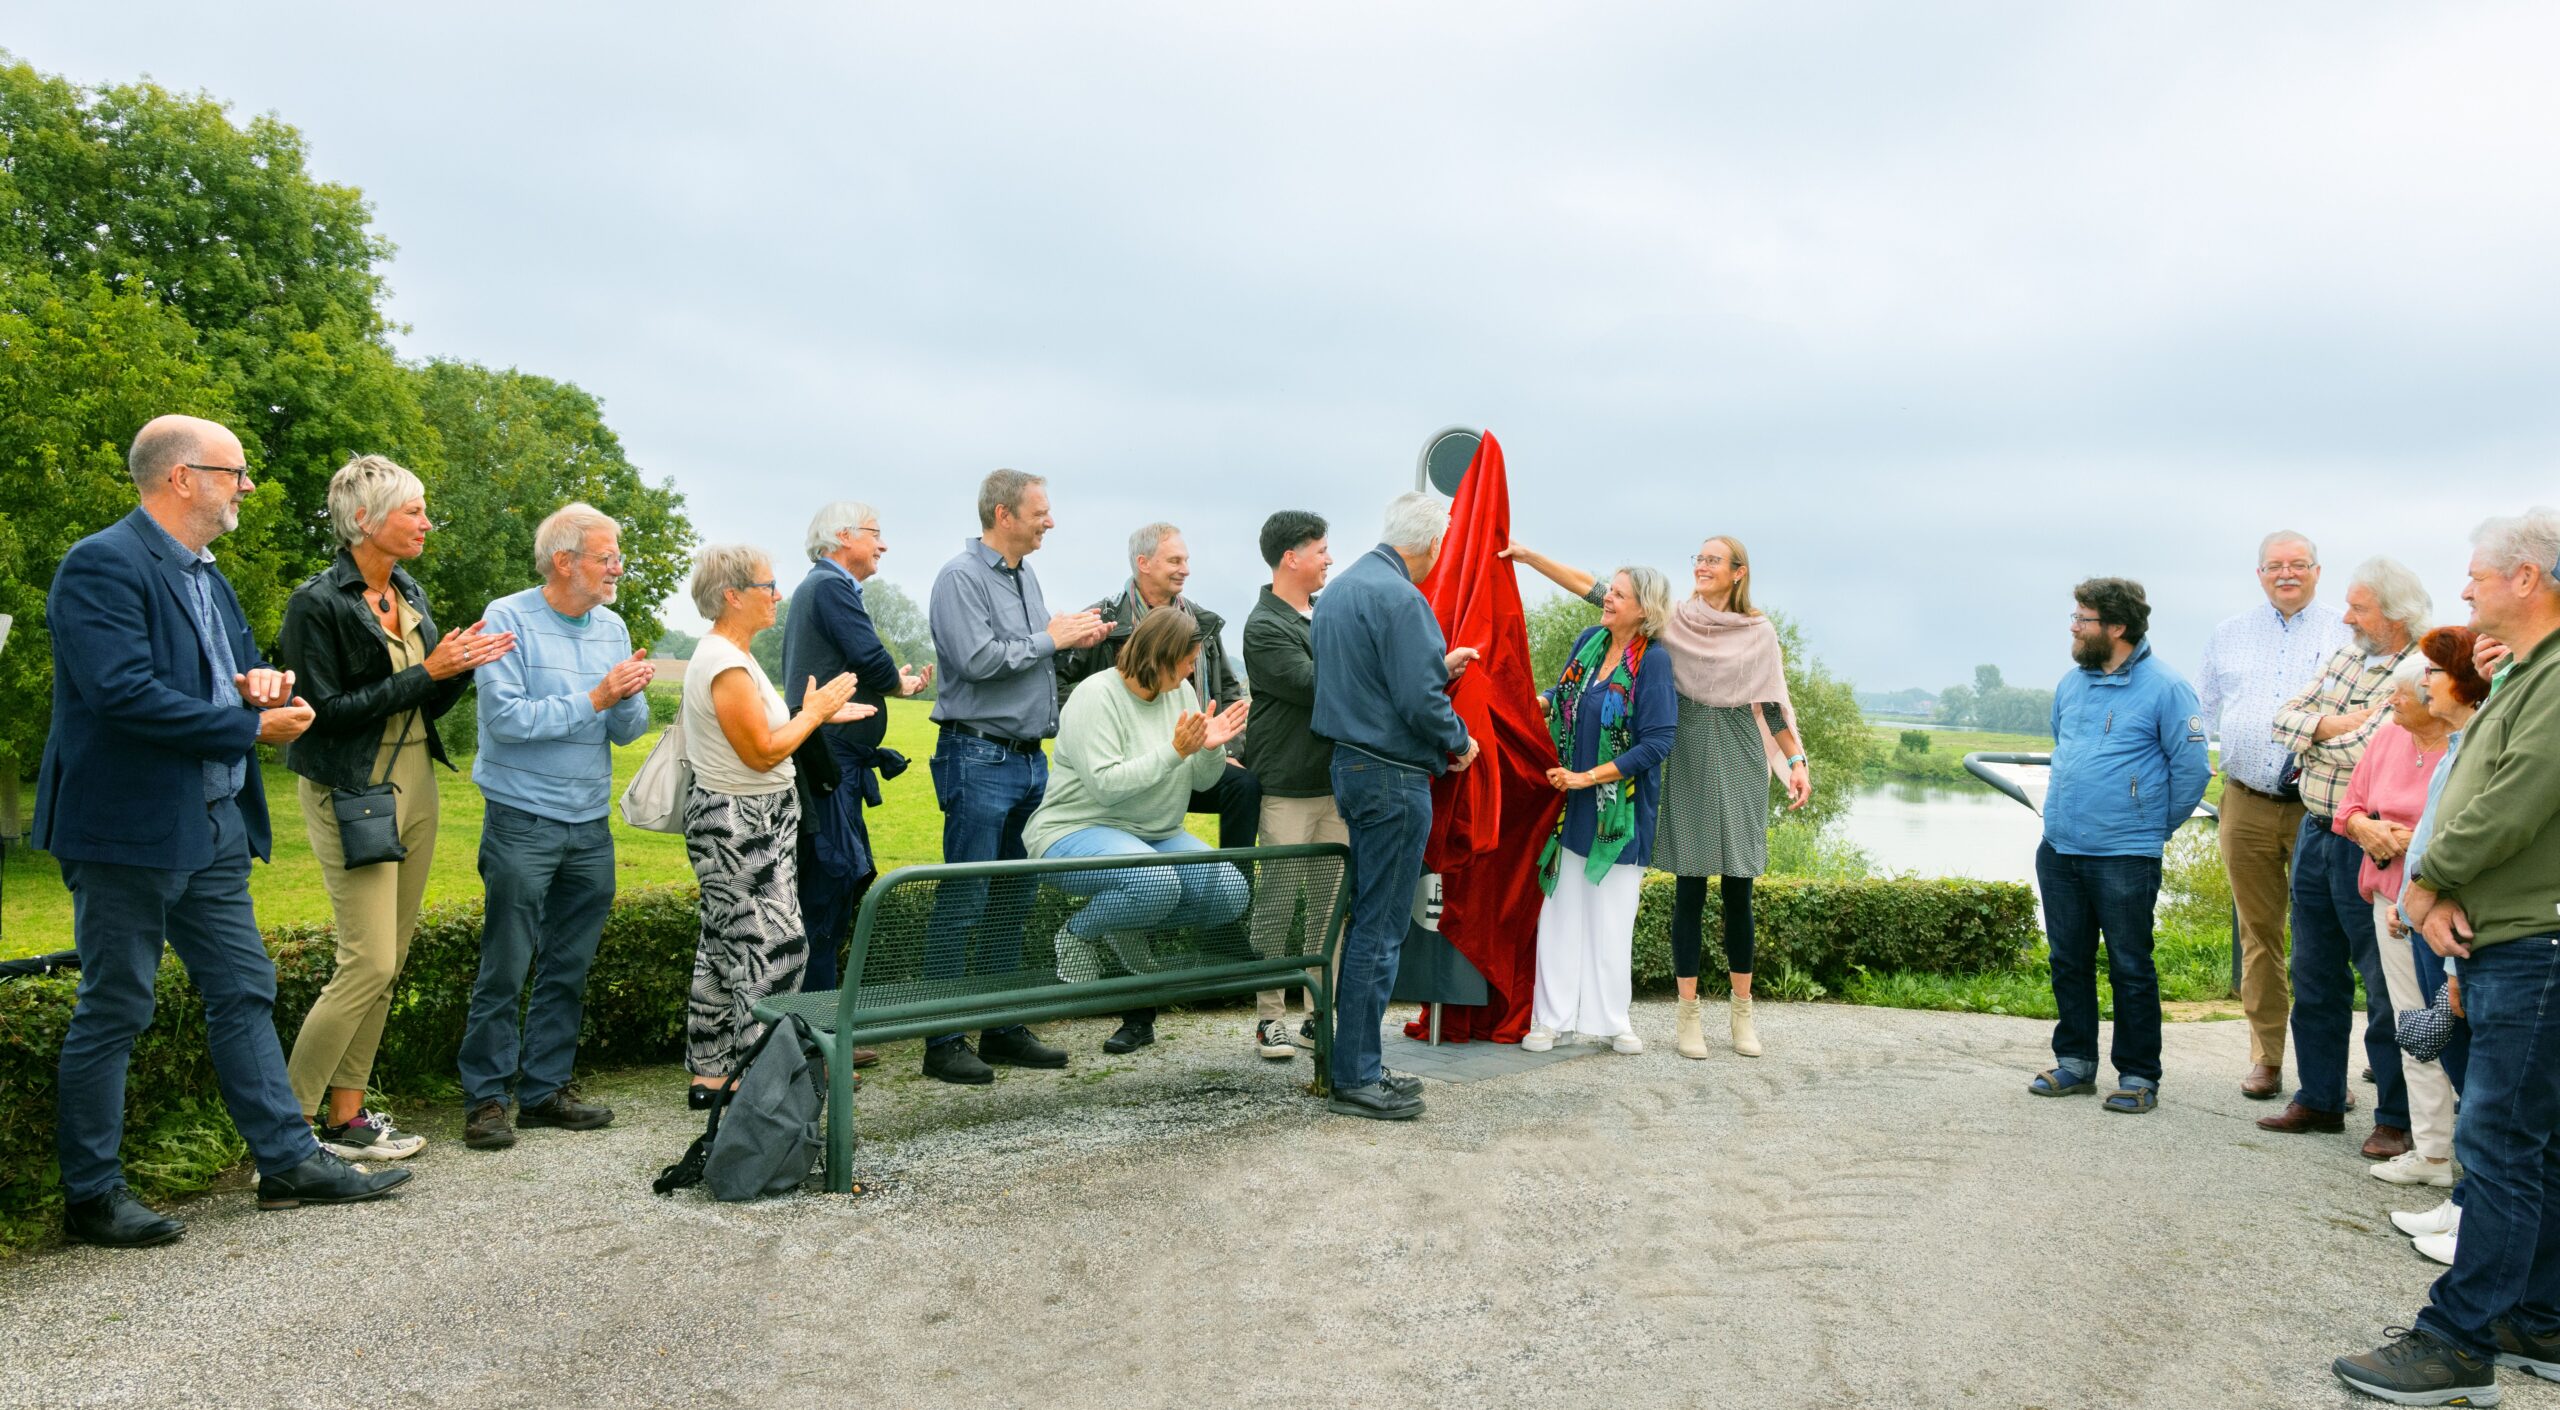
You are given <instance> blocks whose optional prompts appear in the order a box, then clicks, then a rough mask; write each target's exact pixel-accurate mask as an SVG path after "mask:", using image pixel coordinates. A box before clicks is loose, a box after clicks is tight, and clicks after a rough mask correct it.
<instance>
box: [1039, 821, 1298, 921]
mask: <svg viewBox="0 0 2560 1410" xmlns="http://www.w3.org/2000/svg"><path fill="white" fill-rule="evenodd" d="M1208 850H1209V844H1208V843H1206V842H1203V841H1201V840H1200V839H1199V838H1197V837H1194V836H1192V835H1191V834H1190V833H1187V832H1177V833H1175V834H1174V835H1173V836H1171V837H1168V838H1166V839H1165V840H1163V841H1162V842H1149V841H1147V840H1145V839H1144V838H1140V837H1133V836H1131V835H1130V834H1128V833H1125V832H1122V831H1121V830H1120V829H1118V828H1116V827H1082V828H1078V829H1076V830H1075V831H1073V832H1070V833H1068V834H1067V835H1066V836H1064V837H1061V838H1059V839H1058V840H1057V841H1056V842H1054V843H1052V844H1050V847H1049V850H1048V851H1047V852H1045V853H1043V854H1042V855H1043V856H1048V857H1143V856H1146V855H1148V854H1149V853H1164V852H1206V851H1208ZM1049 884H1050V885H1052V886H1055V887H1057V888H1058V889H1059V890H1061V891H1064V892H1066V893H1067V894H1069V895H1071V896H1089V897H1091V898H1092V899H1091V900H1090V901H1087V902H1086V903H1085V907H1084V909H1083V910H1080V911H1078V912H1076V913H1075V915H1074V916H1073V917H1072V918H1071V919H1069V920H1068V921H1067V929H1069V930H1071V931H1074V932H1075V933H1076V934H1077V935H1078V936H1080V937H1082V938H1084V939H1087V940H1091V939H1095V938H1098V937H1099V936H1101V935H1103V934H1104V933H1106V932H1108V931H1113V930H1153V929H1155V928H1157V927H1158V926H1161V925H1164V924H1165V923H1166V922H1168V921H1173V920H1174V919H1175V918H1176V917H1177V916H1178V917H1180V920H1179V922H1178V923H1179V924H1182V925H1224V924H1226V923H1227V922H1228V921H1231V920H1234V919H1235V918H1236V917H1237V916H1240V915H1242V914H1244V905H1245V901H1246V899H1247V892H1246V889H1245V884H1244V873H1242V872H1240V871H1237V870H1236V869H1235V867H1234V866H1232V865H1230V864H1228V863H1226V862H1218V863H1214V864H1210V865H1205V866H1203V865H1193V866H1187V867H1141V868H1137V869H1134V870H1130V871H1071V872H1062V873H1060V874H1058V875H1056V876H1052V877H1050V878H1049Z"/></svg>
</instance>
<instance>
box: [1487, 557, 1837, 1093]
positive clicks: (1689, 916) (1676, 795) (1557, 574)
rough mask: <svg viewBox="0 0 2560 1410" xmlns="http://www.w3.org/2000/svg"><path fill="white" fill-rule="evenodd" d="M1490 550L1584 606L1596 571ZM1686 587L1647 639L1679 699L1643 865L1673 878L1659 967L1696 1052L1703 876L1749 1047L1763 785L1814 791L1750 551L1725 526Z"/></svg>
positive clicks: (1763, 857)
mask: <svg viewBox="0 0 2560 1410" xmlns="http://www.w3.org/2000/svg"><path fill="white" fill-rule="evenodd" d="M1502 556H1503V557H1505V558H1509V559H1511V560H1513V561H1515V562H1519V563H1525V564H1527V565H1529V566H1530V567H1532V568H1535V569H1537V570H1538V571H1539V572H1540V573H1541V574H1544V575H1545V576H1546V577H1547V578H1548V579H1549V580H1550V581H1552V582H1554V583H1555V584H1556V585H1557V586H1558V587H1561V588H1563V589H1564V590H1565V591H1567V592H1569V593H1572V594H1574V595H1575V596H1577V597H1581V598H1585V599H1588V600H1590V601H1593V602H1597V601H1599V600H1600V597H1599V594H1598V588H1597V586H1596V580H1595V579H1594V578H1593V577H1592V576H1591V575H1590V574H1589V573H1586V572H1583V571H1582V570H1581V569H1579V568H1574V567H1570V566H1568V565H1566V564H1562V563H1558V562H1556V561H1555V560H1554V559H1551V558H1548V557H1546V556H1545V555H1544V554H1540V553H1536V552H1533V551H1531V550H1529V549H1526V548H1522V547H1521V546H1520V545H1518V544H1513V545H1512V546H1511V547H1509V548H1507V549H1505V550H1503V554H1502ZM1689 562H1690V568H1691V570H1692V571H1691V578H1692V580H1693V581H1694V583H1695V584H1696V590H1695V591H1694V592H1692V593H1691V594H1690V595H1689V596H1688V597H1685V598H1683V599H1681V601H1680V604H1679V605H1678V606H1676V607H1674V608H1672V609H1671V612H1670V614H1669V616H1667V617H1666V618H1664V619H1663V622H1662V627H1661V632H1660V635H1659V638H1658V644H1659V645H1660V646H1661V647H1662V648H1663V654H1664V655H1667V656H1669V657H1670V658H1671V664H1672V668H1673V670H1674V671H1675V672H1676V673H1677V674H1676V676H1675V681H1676V684H1677V686H1678V690H1679V696H1680V706H1679V713H1680V737H1679V742H1678V743H1677V744H1676V745H1675V746H1674V747H1673V749H1672V751H1671V757H1670V758H1669V759H1667V760H1665V761H1664V763H1663V766H1662V777H1663V783H1662V844H1661V846H1660V847H1658V848H1656V849H1655V853H1654V857H1653V865H1655V866H1657V867H1660V868H1661V869H1662V870H1664V871H1667V872H1670V873H1671V874H1672V875H1673V876H1674V877H1676V878H1677V879H1678V880H1677V884H1676V885H1675V886H1674V888H1673V890H1672V893H1671V895H1672V905H1671V974H1672V981H1673V982H1674V983H1675V984H1677V985H1678V986H1679V990H1680V1034H1679V1051H1680V1056H1682V1057H1686V1058H1703V1057H1705V1056H1706V1055H1707V1038H1706V1032H1705V1030H1704V1028H1703V1027H1702V1025H1701V1024H1700V1021H1699V1016H1698V968H1699V963H1700V961H1701V960H1702V959H1703V958H1704V957H1705V948H1706V945H1705V936H1704V934H1703V931H1704V928H1705V927H1704V924H1703V922H1704V920H1705V914H1706V904H1707V878H1709V877H1711V876H1712V877H1719V878H1721V879H1722V880H1721V882H1720V883H1719V886H1720V895H1719V897H1718V900H1719V909H1721V910H1722V911H1723V912H1724V954H1725V973H1726V975H1727V976H1728V978H1729V979H1730V980H1731V982H1732V985H1733V1004H1732V1012H1731V1023H1732V1030H1733V1050H1734V1051H1735V1052H1737V1053H1740V1054H1741V1055H1742V1056H1744V1057H1758V1056H1759V1055H1760V1035H1759V1032H1758V1030H1757V1028H1756V1027H1755V1026H1754V1025H1753V1023H1752V1021H1751V959H1752V955H1751V950H1752V924H1751V883H1752V882H1753V880H1755V879H1756V878H1758V877H1759V875H1760V874H1761V873H1762V872H1765V871H1767V870H1768V869H1769V788H1768V780H1769V779H1770V777H1771V776H1773V775H1774V776H1775V777H1776V778H1777V779H1778V781H1779V782H1780V783H1782V784H1784V785H1785V786H1786V790H1787V802H1788V806H1789V807H1791V808H1801V807H1803V806H1804V804H1805V800H1806V799H1807V798H1810V797H1812V796H1813V782H1812V778H1811V775H1810V774H1809V773H1808V772H1807V767H1806V763H1805V756H1804V748H1803V745H1802V744H1801V742H1800V741H1801V739H1802V736H1801V735H1800V734H1799V733H1798V732H1797V730H1796V718H1795V715H1796V711H1795V703H1794V701H1792V700H1791V699H1789V698H1788V695H1787V668H1786V658H1785V656H1784V654H1783V653H1782V652H1781V651H1780V649H1779V645H1778V632H1777V628H1776V627H1775V626H1773V625H1771V623H1770V621H1769V619H1768V618H1767V617H1766V616H1763V615H1762V614H1761V613H1760V611H1759V610H1758V609H1757V608H1755V607H1753V606H1752V605H1751V555H1750V554H1749V553H1748V552H1746V551H1744V549H1743V547H1742V544H1741V543H1740V542H1739V541H1738V540H1736V539H1734V538H1732V537H1731V536H1730V535H1723V534H1719V535H1717V536H1716V537H1714V538H1710V539H1708V540H1707V541H1706V542H1705V543H1703V544H1700V545H1699V546H1698V552H1697V554H1696V556H1695V557H1693V558H1691V559H1690V560H1689Z"/></svg>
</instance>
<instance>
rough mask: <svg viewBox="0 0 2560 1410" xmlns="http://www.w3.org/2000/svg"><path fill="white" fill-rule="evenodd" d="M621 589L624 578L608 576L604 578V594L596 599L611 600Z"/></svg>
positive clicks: (601, 600)
mask: <svg viewBox="0 0 2560 1410" xmlns="http://www.w3.org/2000/svg"><path fill="white" fill-rule="evenodd" d="M621 591H622V580H621V579H620V578H607V579H605V580H604V596H602V597H599V598H597V599H596V601H598V602H611V601H613V599H614V597H615V595H616V594H618V593H620V592H621Z"/></svg>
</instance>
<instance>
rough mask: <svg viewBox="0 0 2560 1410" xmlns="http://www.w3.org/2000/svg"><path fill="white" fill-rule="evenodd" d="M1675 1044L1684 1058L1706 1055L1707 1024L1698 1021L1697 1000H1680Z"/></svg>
mask: <svg viewBox="0 0 2560 1410" xmlns="http://www.w3.org/2000/svg"><path fill="white" fill-rule="evenodd" d="M1676 1046H1677V1047H1678V1048H1679V1050H1680V1056H1682V1057H1684V1058H1703V1057H1705V1056H1706V1055H1707V1026H1706V1025H1705V1024H1704V1023H1701V1022H1699V1021H1698V1001H1697V1000H1695V999H1682V1000H1681V1001H1680V1038H1679V1041H1678V1043H1677V1045H1676Z"/></svg>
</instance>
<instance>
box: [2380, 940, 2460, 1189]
mask: <svg viewBox="0 0 2560 1410" xmlns="http://www.w3.org/2000/svg"><path fill="white" fill-rule="evenodd" d="M2391 914H2392V912H2391V901H2390V898H2388V897H2379V896H2378V897H2375V898H2374V902H2373V941H2374V943H2375V944H2376V945H2378V946H2380V947H2381V949H2382V984H2383V988H2384V989H2386V990H2388V991H2389V992H2390V994H2391V1007H2392V1009H2393V1010H2394V1011H2395V1012H2396V1011H2398V1010H2401V1009H2422V1008H2425V1007H2426V1006H2427V998H2426V995H2425V994H2424V993H2423V992H2421V991H2420V990H2419V988H2418V957H2417V955H2416V954H2415V953H2414V952H2412V951H2411V950H2410V948H2409V937H2408V936H2406V935H2403V936H2399V937H2398V938H2396V939H2395V938H2393V936H2392V934H2391ZM2400 1073H2401V1075H2402V1076H2403V1077H2406V1078H2407V1079H2408V1082H2409V1144H2410V1146H2412V1147H2413V1148H2415V1149H2416V1151H2417V1152H2418V1154H2420V1155H2423V1156H2425V1157H2426V1158H2427V1159H2429V1160H2448V1159H2451V1158H2452V1156H2453V1079H2452V1078H2451V1077H2448V1076H2446V1075H2445V1070H2444V1067H2443V1066H2442V1065H2441V1064H2439V1063H2432V1062H2420V1061H2418V1060H2417V1059H2416V1058H2413V1057H2411V1056H2409V1055H2408V1054H2407V1053H2402V1054H2401V1055H2400Z"/></svg>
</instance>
